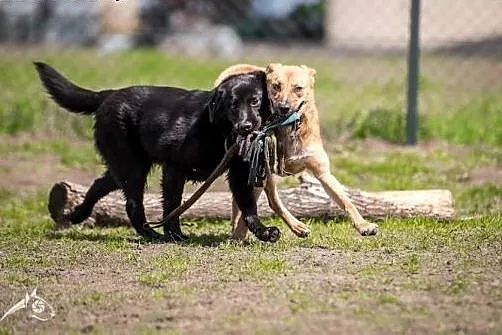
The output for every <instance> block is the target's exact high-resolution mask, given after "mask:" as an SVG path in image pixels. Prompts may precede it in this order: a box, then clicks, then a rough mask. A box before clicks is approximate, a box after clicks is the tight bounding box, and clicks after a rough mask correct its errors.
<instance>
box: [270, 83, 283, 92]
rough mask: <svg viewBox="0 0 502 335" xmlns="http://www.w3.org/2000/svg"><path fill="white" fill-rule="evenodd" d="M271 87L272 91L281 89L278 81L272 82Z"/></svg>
mask: <svg viewBox="0 0 502 335" xmlns="http://www.w3.org/2000/svg"><path fill="white" fill-rule="evenodd" d="M272 89H273V90H274V91H280V90H281V84H280V83H274V84H272Z"/></svg>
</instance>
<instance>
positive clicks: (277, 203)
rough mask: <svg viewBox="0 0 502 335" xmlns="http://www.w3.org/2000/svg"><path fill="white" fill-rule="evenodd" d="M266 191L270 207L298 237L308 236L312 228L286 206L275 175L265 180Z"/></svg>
mask: <svg viewBox="0 0 502 335" xmlns="http://www.w3.org/2000/svg"><path fill="white" fill-rule="evenodd" d="M265 193H266V194H267V199H268V204H269V206H270V208H271V209H272V210H273V211H274V212H275V213H276V214H277V215H279V216H280V217H281V219H282V220H283V221H284V222H286V224H287V225H288V227H289V229H291V231H292V232H293V233H295V235H296V236H298V237H307V236H308V235H309V234H310V229H309V228H308V227H307V226H306V225H305V224H304V223H302V222H301V221H300V220H298V219H297V218H295V217H294V215H293V214H291V212H290V211H289V210H288V209H287V208H286V207H285V206H284V204H283V203H282V201H281V198H280V197H279V193H278V192H277V184H276V182H275V178H274V176H269V177H268V178H267V180H266V182H265Z"/></svg>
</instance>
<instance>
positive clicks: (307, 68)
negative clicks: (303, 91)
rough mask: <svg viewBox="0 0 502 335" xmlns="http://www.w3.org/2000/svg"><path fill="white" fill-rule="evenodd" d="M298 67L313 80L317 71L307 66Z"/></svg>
mask: <svg viewBox="0 0 502 335" xmlns="http://www.w3.org/2000/svg"><path fill="white" fill-rule="evenodd" d="M300 67H301V68H302V69H304V70H307V71H308V72H309V74H310V76H311V77H312V78H314V77H315V76H316V74H317V71H316V70H315V69H313V68H311V67H308V66H307V65H300Z"/></svg>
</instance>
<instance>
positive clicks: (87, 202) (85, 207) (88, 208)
mask: <svg viewBox="0 0 502 335" xmlns="http://www.w3.org/2000/svg"><path fill="white" fill-rule="evenodd" d="M117 189H119V186H118V185H117V183H116V182H115V180H114V179H113V177H112V176H111V174H110V172H109V171H106V172H105V173H104V174H103V176H102V177H101V178H98V179H96V180H94V182H93V183H92V185H91V187H90V188H89V190H88V191H87V193H86V194H85V198H84V201H83V202H82V203H81V204H80V205H78V206H75V208H74V210H73V212H72V213H71V214H69V219H70V221H71V223H73V224H77V223H80V222H82V221H84V220H85V219H87V218H88V217H89V216H90V215H91V213H92V209H93V208H94V205H95V204H96V202H98V201H99V199H101V198H102V197H104V196H105V195H107V194H108V193H110V192H113V191H115V190H117Z"/></svg>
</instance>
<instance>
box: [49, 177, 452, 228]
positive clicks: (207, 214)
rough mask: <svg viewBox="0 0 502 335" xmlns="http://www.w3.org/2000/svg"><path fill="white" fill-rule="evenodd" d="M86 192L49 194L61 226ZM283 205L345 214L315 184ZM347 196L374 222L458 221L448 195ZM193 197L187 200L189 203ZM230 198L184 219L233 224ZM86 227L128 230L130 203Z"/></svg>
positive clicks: (119, 199)
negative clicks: (115, 227) (415, 218)
mask: <svg viewBox="0 0 502 335" xmlns="http://www.w3.org/2000/svg"><path fill="white" fill-rule="evenodd" d="M85 192H87V188H86V187H84V186H82V185H79V184H74V183H71V182H67V181H63V182H60V183H57V184H55V185H54V186H53V187H52V189H51V191H50V194H49V206H48V207H49V212H50V214H51V217H52V219H53V220H54V221H55V222H56V224H57V226H58V227H65V226H67V225H68V222H67V221H66V220H65V215H64V214H67V213H69V212H71V211H72V210H73V208H74V207H75V206H76V205H78V204H79V203H81V202H82V201H83V199H84V196H85ZM279 194H280V196H281V199H282V201H283V202H284V205H285V206H286V207H287V208H289V210H290V211H291V213H292V214H293V215H295V216H296V217H298V218H324V219H331V218H339V217H344V213H343V211H342V210H341V209H340V208H339V207H338V206H337V205H336V204H335V203H334V202H332V201H331V199H330V198H329V197H328V195H327V194H326V193H325V192H324V190H323V189H322V187H320V186H319V185H316V184H311V183H302V184H300V185H298V186H295V187H292V188H288V189H283V190H280V191H279ZM347 194H348V196H349V198H350V199H352V201H353V202H354V204H355V205H356V207H357V208H358V209H359V210H360V212H361V214H362V215H363V216H364V217H366V218H369V219H373V220H378V219H383V218H386V217H396V218H411V217H417V216H422V217H429V218H433V219H437V220H452V219H453V218H454V216H455V212H454V209H453V200H452V195H451V192H450V191H448V190H414V191H386V192H363V191H358V190H354V189H347ZM188 197H189V194H186V195H185V196H184V199H187V198H188ZM231 204H232V203H231V194H230V193H229V192H207V193H206V194H204V195H203V196H202V197H201V198H200V199H199V200H198V201H197V202H196V203H195V204H194V205H193V206H192V207H191V208H190V209H188V210H187V211H186V212H185V213H184V214H183V215H182V217H183V218H185V219H200V218H204V219H228V218H230V215H231V208H232V206H231ZM144 205H145V211H146V215H147V218H148V220H149V221H158V220H160V219H161V216H162V202H161V197H160V195H159V194H145V199H144ZM258 212H259V213H260V216H261V217H269V216H271V215H272V214H273V212H272V210H271V209H270V207H269V206H268V203H267V199H266V196H265V194H264V193H263V194H262V195H261V197H260V198H259V200H258ZM84 224H86V225H87V226H94V225H98V226H120V225H129V220H128V218H127V215H126V213H125V201H124V198H123V196H122V194H121V193H120V192H114V193H111V194H109V195H108V196H106V197H104V198H103V199H101V200H100V201H99V202H98V203H97V204H96V206H95V207H94V210H93V212H92V216H91V217H90V218H89V219H88V220H86V222H84Z"/></svg>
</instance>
